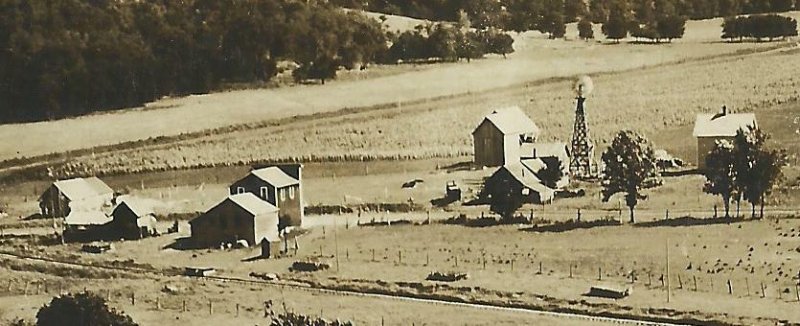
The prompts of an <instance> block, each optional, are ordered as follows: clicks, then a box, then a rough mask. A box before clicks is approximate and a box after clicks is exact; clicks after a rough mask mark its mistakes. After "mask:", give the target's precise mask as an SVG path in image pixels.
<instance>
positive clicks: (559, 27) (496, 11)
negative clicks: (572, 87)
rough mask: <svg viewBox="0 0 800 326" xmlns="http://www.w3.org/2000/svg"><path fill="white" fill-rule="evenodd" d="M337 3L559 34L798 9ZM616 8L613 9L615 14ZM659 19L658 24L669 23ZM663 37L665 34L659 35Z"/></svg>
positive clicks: (605, 0)
mask: <svg viewBox="0 0 800 326" xmlns="http://www.w3.org/2000/svg"><path fill="white" fill-rule="evenodd" d="M331 2H332V3H335V4H337V5H341V6H345V7H349V8H356V9H365V10H369V11H376V12H381V13H386V14H394V15H401V16H409V17H414V18H421V19H428V20H435V21H442V20H444V21H453V22H454V21H457V20H458V19H459V15H461V14H466V15H467V16H468V17H469V18H470V21H471V22H472V24H473V27H475V28H478V29H487V28H490V27H494V28H500V29H503V30H513V31H528V30H539V31H541V32H543V33H548V34H550V35H551V36H553V37H556V38H558V37H562V36H564V35H563V34H564V30H565V29H564V24H565V23H570V22H576V21H579V20H580V19H581V18H585V19H588V20H590V21H591V22H594V23H606V22H608V21H609V20H610V19H612V18H611V17H613V16H617V19H619V18H620V17H627V18H628V19H627V20H626V21H634V18H635V21H637V22H638V23H639V24H640V25H645V24H648V23H650V25H651V26H648V28H644V29H643V31H642V32H641V33H639V34H640V35H647V34H648V33H651V31H652V30H653V29H654V27H655V26H654V24H652V22H653V21H652V19H654V18H657V17H651V15H653V14H654V11H657V10H659V8H661V9H666V11H668V12H670V13H671V14H670V17H672V18H671V19H672V20H675V19H676V17H684V18H688V19H706V18H712V17H729V16H736V15H740V14H758V13H767V12H785V11H790V10H794V9H795V8H797V3H796V0H589V1H584V0H377V1H367V0H331ZM615 11H616V13H615ZM669 23H670V22H669V21H666V22H664V21H662V24H669ZM662 38H665V39H666V38H668V37H662Z"/></svg>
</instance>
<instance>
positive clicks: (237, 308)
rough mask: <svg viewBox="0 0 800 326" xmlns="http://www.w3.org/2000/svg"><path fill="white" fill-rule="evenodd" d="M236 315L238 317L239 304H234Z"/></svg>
mask: <svg viewBox="0 0 800 326" xmlns="http://www.w3.org/2000/svg"><path fill="white" fill-rule="evenodd" d="M236 317H239V304H238V303H237V304H236Z"/></svg>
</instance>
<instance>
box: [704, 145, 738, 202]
mask: <svg viewBox="0 0 800 326" xmlns="http://www.w3.org/2000/svg"><path fill="white" fill-rule="evenodd" d="M734 155H735V152H734V146H733V144H732V143H731V142H729V141H727V140H719V141H717V142H716V143H715V144H714V148H713V149H711V151H710V152H709V153H708V155H706V171H705V174H706V183H705V185H704V186H703V191H705V192H707V193H709V194H712V195H719V196H721V197H722V202H723V206H724V207H725V217H730V203H731V198H732V197H733V196H734V195H736V193H737V182H738V181H737V171H736V165H737V164H736V158H735V156H734Z"/></svg>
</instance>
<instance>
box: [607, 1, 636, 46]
mask: <svg viewBox="0 0 800 326" xmlns="http://www.w3.org/2000/svg"><path fill="white" fill-rule="evenodd" d="M625 11H626V9H625V7H624V6H623V5H621V4H618V5H615V6H614V7H612V8H611V11H610V12H609V15H608V20H607V21H606V22H605V23H604V24H603V27H602V31H603V34H605V36H606V37H607V38H609V39H612V40H615V41H616V42H617V43H619V40H620V39H623V38H625V37H627V36H628V27H629V26H630V22H629V21H628V19H627V14H626V12H625Z"/></svg>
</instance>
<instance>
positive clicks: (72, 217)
mask: <svg viewBox="0 0 800 326" xmlns="http://www.w3.org/2000/svg"><path fill="white" fill-rule="evenodd" d="M108 222H111V218H110V217H108V215H106V214H105V213H103V212H101V211H81V210H74V211H70V212H69V215H67V217H65V218H64V224H66V225H103V224H106V223H108Z"/></svg>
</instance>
